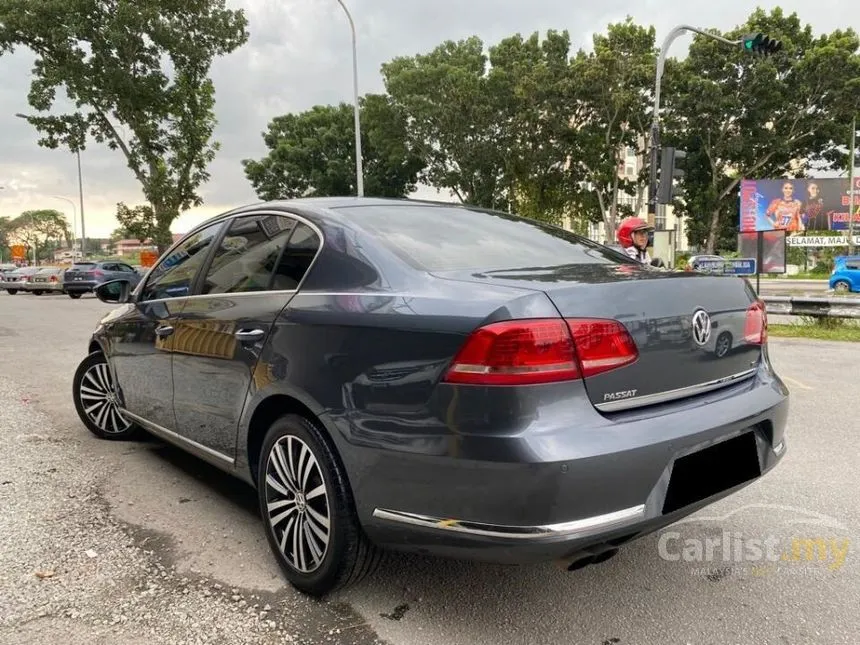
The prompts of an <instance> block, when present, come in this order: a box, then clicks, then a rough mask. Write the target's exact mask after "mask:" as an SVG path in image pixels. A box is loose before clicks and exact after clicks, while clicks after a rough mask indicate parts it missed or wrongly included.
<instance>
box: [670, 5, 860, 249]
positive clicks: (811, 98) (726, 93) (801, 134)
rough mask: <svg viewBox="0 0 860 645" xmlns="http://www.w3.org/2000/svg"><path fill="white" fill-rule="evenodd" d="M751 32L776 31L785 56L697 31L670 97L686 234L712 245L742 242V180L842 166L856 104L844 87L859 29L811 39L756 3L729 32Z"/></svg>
mask: <svg viewBox="0 0 860 645" xmlns="http://www.w3.org/2000/svg"><path fill="white" fill-rule="evenodd" d="M748 31H761V32H765V33H769V34H772V35H773V36H774V37H776V38H779V39H780V40H782V41H783V48H784V53H783V54H781V55H777V56H774V57H771V58H757V57H751V56H748V55H745V54H744V52H742V51H741V50H740V49H732V48H730V47H726V46H725V45H722V44H720V43H718V42H715V41H714V40H712V39H708V38H703V37H701V36H699V37H697V38H696V39H695V40H694V42H693V45H692V46H691V47H690V53H689V56H688V57H687V59H686V60H685V61H683V63H682V64H680V65H679V66H678V70H677V71H678V74H677V76H676V78H675V79H674V81H673V84H672V91H671V93H670V95H669V98H668V101H667V121H668V122H669V123H670V126H669V134H668V140H669V141H671V142H674V143H676V144H677V145H678V146H679V147H681V148H683V149H685V150H687V151H688V152H689V154H690V156H689V158H688V161H687V163H688V176H687V177H686V178H685V181H684V183H683V190H682V193H681V194H682V200H681V201H680V202H679V204H678V207H679V208H680V209H681V212H683V213H686V214H687V215H688V216H689V222H690V227H689V232H690V236H691V240H690V241H691V242H693V243H698V244H703V245H705V246H706V248H707V249H708V251H713V250H714V249H715V248H720V247H722V248H725V247H734V245H735V243H736V237H735V235H736V232H737V231H736V227H737V204H738V190H739V185H740V181H741V179H743V178H745V177H748V178H759V177H783V176H792V175H794V176H802V175H804V174H805V173H807V172H808V171H809V169H810V167H811V166H812V165H815V167H817V168H819V169H832V168H834V167H835V168H841V167H844V165H845V163H846V157H845V155H844V153H843V152H841V151H840V147H841V146H843V145H844V143H845V142H847V141H848V138H849V134H850V120H851V112H852V110H853V111H854V112H855V113H856V110H857V106H858V99H857V97H856V96H854V97H853V100H851V93H850V92H848V88H849V87H851V85H852V84H853V83H855V82H856V80H857V79H858V78H860V57H858V55H857V50H858V46H860V42H858V39H857V35H856V34H855V33H854V32H853V31H850V30H848V31H842V30H837V31H834V32H833V33H831V34H823V35H820V36H815V35H814V34H813V31H812V28H811V26H810V25H803V24H801V22H800V19H799V18H798V17H797V15H796V14H792V15H785V14H784V13H783V11H782V10H781V9H779V8H776V9H774V10H773V11H771V12H770V13H765V12H764V11H763V10H762V9H757V10H756V11H755V12H753V14H752V15H751V16H750V18H749V20H748V22H747V24H746V25H744V26H743V27H742V28H739V29H736V30H734V31H732V32H729V33H728V34H725V36H726V37H728V38H739V37H740V36H741V34H742V33H744V32H748Z"/></svg>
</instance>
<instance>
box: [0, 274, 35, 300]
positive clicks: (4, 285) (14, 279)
mask: <svg viewBox="0 0 860 645" xmlns="http://www.w3.org/2000/svg"><path fill="white" fill-rule="evenodd" d="M38 270H39V267H21V268H20V269H15V270H14V271H9V272H7V273H4V274H3V279H2V280H3V281H2V282H0V289H5V290H6V293H8V294H9V295H10V296H14V295H15V294H16V293H18V292H19V291H24V290H25V286H24V285H25V284H26V282H27V280H28V279H29V278H30V276H31V275H33V274H34V273H36V271H38Z"/></svg>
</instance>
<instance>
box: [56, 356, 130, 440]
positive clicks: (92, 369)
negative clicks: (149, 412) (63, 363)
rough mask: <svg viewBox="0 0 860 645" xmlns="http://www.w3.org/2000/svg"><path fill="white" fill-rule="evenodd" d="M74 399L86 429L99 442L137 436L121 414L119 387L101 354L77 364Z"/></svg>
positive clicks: (73, 387)
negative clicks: (117, 387)
mask: <svg viewBox="0 0 860 645" xmlns="http://www.w3.org/2000/svg"><path fill="white" fill-rule="evenodd" d="M72 398H73V399H74V401H75V410H77V412H78V416H79V417H80V418H81V421H83V424H84V425H85V426H86V427H87V430H89V431H90V432H92V433H93V434H94V435H96V436H97V437H99V438H100V439H113V440H125V439H131V438H132V437H134V436H135V435H136V434H137V432H138V427H137V426H136V425H135V424H134V423H132V422H131V421H129V420H128V419H126V418H125V417H123V416H122V413H121V412H120V411H119V405H118V401H119V397H118V394H117V390H116V385H115V384H114V382H113V376H112V375H111V371H110V366H109V365H108V362H107V359H106V358H105V355H104V354H102V353H101V352H93V353H92V354H90V355H89V356H87V357H86V358H85V359H84V360H82V361H81V363H80V365H78V369H77V370H75V377H74V379H72Z"/></svg>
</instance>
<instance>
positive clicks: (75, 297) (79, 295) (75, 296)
mask: <svg viewBox="0 0 860 645" xmlns="http://www.w3.org/2000/svg"><path fill="white" fill-rule="evenodd" d="M68 293H69V298H71V299H72V300H77V299H78V298H80V297H81V296H82V295H84V294H82V293H76V292H74V291H69V292H68Z"/></svg>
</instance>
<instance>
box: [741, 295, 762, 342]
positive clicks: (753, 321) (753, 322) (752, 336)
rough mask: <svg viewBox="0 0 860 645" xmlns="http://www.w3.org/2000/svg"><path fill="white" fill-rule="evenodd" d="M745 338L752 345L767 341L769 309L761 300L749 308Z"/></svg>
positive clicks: (745, 325)
mask: <svg viewBox="0 0 860 645" xmlns="http://www.w3.org/2000/svg"><path fill="white" fill-rule="evenodd" d="M744 340H745V341H746V342H747V343H749V344H751V345H764V344H765V343H766V342H767V309H766V308H765V305H764V302H762V301H761V300H757V301H756V302H754V303H753V304H751V305H750V307H749V309H747V317H746V320H745V321H744Z"/></svg>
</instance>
